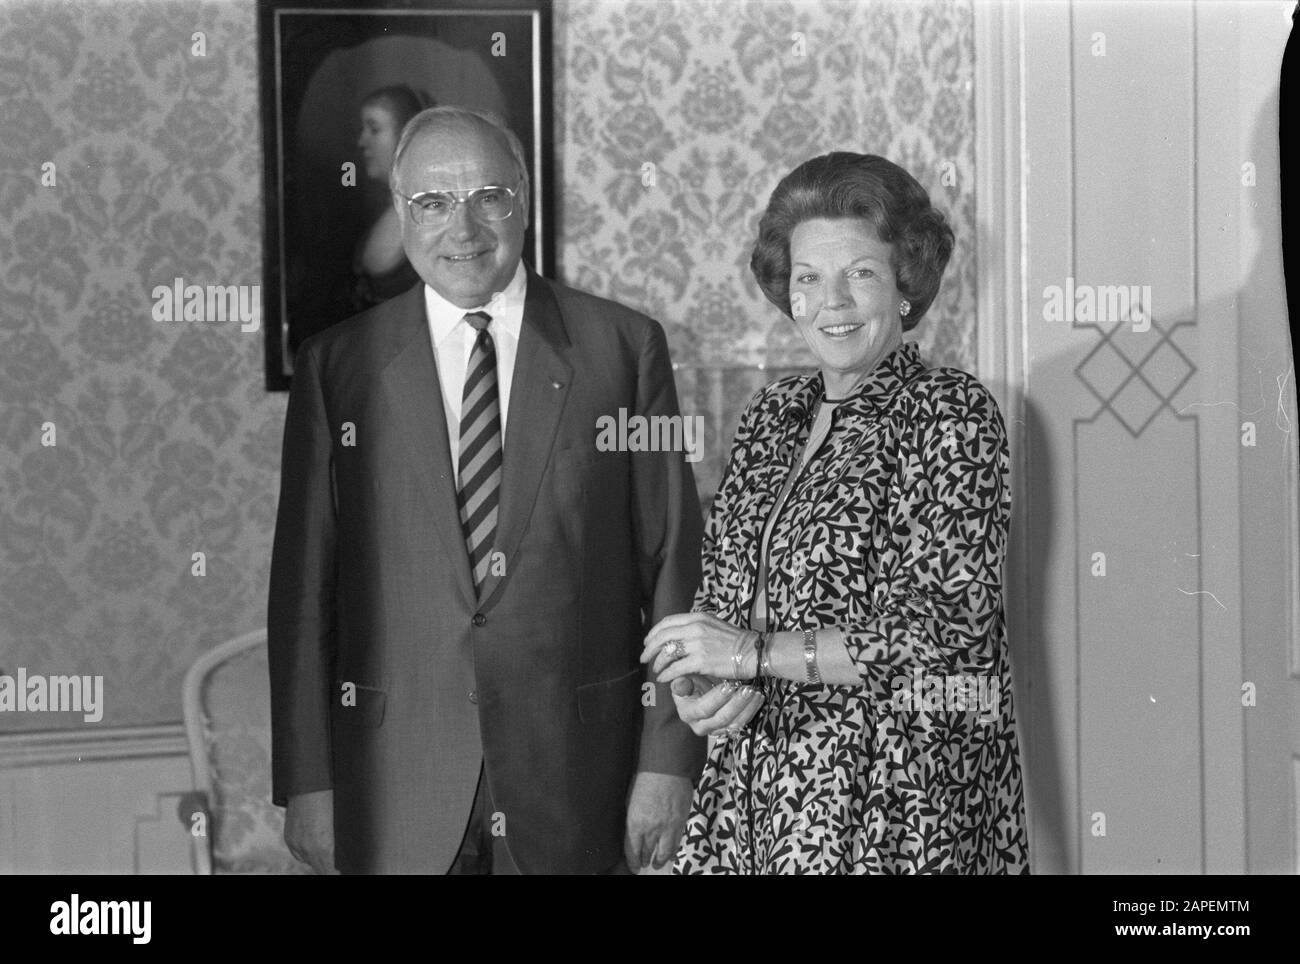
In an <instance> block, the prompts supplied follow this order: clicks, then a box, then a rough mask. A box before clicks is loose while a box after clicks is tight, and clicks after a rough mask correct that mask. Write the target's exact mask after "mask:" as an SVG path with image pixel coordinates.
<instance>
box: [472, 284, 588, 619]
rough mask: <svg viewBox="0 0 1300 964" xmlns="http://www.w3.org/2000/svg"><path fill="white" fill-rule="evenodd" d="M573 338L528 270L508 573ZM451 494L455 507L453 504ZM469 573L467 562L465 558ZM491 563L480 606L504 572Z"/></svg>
mask: <svg viewBox="0 0 1300 964" xmlns="http://www.w3.org/2000/svg"><path fill="white" fill-rule="evenodd" d="M569 347H570V345H569V337H568V333H567V331H566V330H565V327H564V319H563V317H562V316H561V315H560V307H559V305H558V304H556V301H555V295H554V294H553V293H552V292H551V289H550V287H549V286H548V285H547V283H546V282H545V281H544V280H543V279H542V278H541V277H540V276H539V275H537V274H534V273H533V272H532V271H529V272H528V293H527V295H526V296H525V298H524V319H523V326H522V327H521V328H520V331H519V351H518V353H517V355H516V358H515V370H514V377H513V380H512V381H511V387H510V410H509V413H508V418H507V420H506V434H505V439H504V452H503V461H502V467H501V507H500V512H499V515H498V516H497V538H496V550H495V551H497V552H500V553H502V556H501V557H499V558H501V559H502V560H503V561H504V568H505V569H506V571H507V572H508V571H509V567H510V565H511V561H512V560H513V559H514V555H515V552H516V551H517V550H518V548H519V542H520V540H521V539H522V538H523V534H524V529H525V528H526V527H527V525H528V519H529V517H530V516H531V515H532V511H533V504H534V503H535V502H536V501H537V490H538V487H539V486H540V485H541V481H542V476H543V475H544V474H545V472H546V464H547V462H548V461H549V459H550V455H551V446H552V445H553V444H554V442H555V432H556V429H557V428H558V427H559V424H560V415H561V413H562V412H563V411H564V402H565V399H566V398H567V397H568V394H569V386H570V383H571V382H572V377H573V366H572V365H571V364H570V363H569V361H568V359H567V355H568V352H569ZM454 502H455V500H454V496H453V506H454ZM465 565H466V571H467V572H468V566H469V560H468V555H467V556H466V562H465ZM501 570H502V566H500V565H496V564H494V565H492V566H491V567H490V568H489V571H488V577H487V580H486V582H484V584H483V593H482V596H481V602H480V608H487V606H488V605H489V604H490V603H491V602H492V601H493V600H494V598H495V596H496V595H497V593H498V591H499V590H500V588H501V585H502V583H503V581H504V576H503V574H502V572H501Z"/></svg>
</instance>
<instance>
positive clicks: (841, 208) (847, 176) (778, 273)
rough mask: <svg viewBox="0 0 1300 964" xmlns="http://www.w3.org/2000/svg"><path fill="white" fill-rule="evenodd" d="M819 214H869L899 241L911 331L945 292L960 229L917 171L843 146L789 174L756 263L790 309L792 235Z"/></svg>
mask: <svg viewBox="0 0 1300 964" xmlns="http://www.w3.org/2000/svg"><path fill="white" fill-rule="evenodd" d="M815 218H830V219H832V220H834V219H839V218H861V219H862V220H864V221H866V222H867V223H868V224H870V225H872V227H874V228H875V230H876V234H877V236H878V237H879V238H880V240H881V241H883V242H885V243H886V244H888V245H890V246H891V249H892V250H891V254H890V259H889V260H890V266H891V267H892V268H893V269H894V279H895V284H896V285H897V286H898V290H899V292H900V293H901V294H902V295H903V297H905V298H906V299H907V300H908V301H910V302H911V303H912V309H911V311H909V312H908V313H907V315H905V316H904V317H903V320H902V322H903V331H911V330H912V329H913V328H915V327H916V324H917V322H919V321H920V320H921V316H922V315H924V314H925V313H926V311H927V310H928V309H929V307H930V305H931V304H932V303H933V302H934V299H935V296H936V295H937V294H938V293H939V279H940V278H942V277H943V269H944V268H945V267H946V266H947V264H948V258H949V257H951V255H952V247H953V240H954V239H953V233H952V228H950V227H949V226H948V222H947V220H946V219H945V218H944V216H943V215H942V214H941V213H940V212H939V211H938V210H937V209H936V208H934V207H932V206H931V205H930V196H929V195H928V194H927V193H926V191H925V188H923V187H921V185H920V184H919V183H917V180H916V178H914V177H912V175H911V174H908V173H907V171H905V170H903V168H901V167H899V166H898V165H897V164H895V163H893V162H892V161H888V160H886V159H885V158H883V157H880V156H878V155H875V154H852V153H849V152H847V151H835V152H833V153H830V154H823V155H822V156H821V157H814V158H813V159H812V160H810V161H804V163H802V164H800V165H799V166H798V167H796V168H795V169H794V170H793V171H791V172H790V173H789V174H787V175H786V176H785V177H783V178H782V179H781V183H779V184H778V185H777V186H776V190H775V191H773V192H772V197H771V199H770V200H769V201H768V202H767V210H766V211H765V212H764V213H763V218H762V220H761V221H760V222H759V225H758V240H757V242H756V243H755V244H754V252H753V256H752V257H751V258H750V261H749V267H750V270H751V271H752V272H753V273H754V279H755V280H756V281H757V282H758V286H759V287H760V288H761V289H762V290H763V294H764V296H766V298H767V300H768V301H770V302H772V304H774V305H776V306H777V307H778V308H780V309H781V311H782V313H783V314H785V315H786V316H788V317H793V316H792V315H791V314H790V236H791V235H792V234H794V229H795V228H796V227H797V226H798V225H799V224H800V223H802V222H804V221H810V220H813V219H815Z"/></svg>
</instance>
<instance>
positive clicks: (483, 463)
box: [457, 311, 501, 592]
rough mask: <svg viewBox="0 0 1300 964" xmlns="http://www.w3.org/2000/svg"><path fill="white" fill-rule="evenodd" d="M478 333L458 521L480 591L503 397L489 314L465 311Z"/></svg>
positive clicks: (466, 409)
mask: <svg viewBox="0 0 1300 964" xmlns="http://www.w3.org/2000/svg"><path fill="white" fill-rule="evenodd" d="M465 321H467V322H468V323H469V324H470V325H471V326H472V327H473V328H474V330H475V331H477V332H478V337H477V338H476V339H475V340H474V350H473V352H472V353H471V354H470V356H469V368H468V370H467V371H466V372H465V394H464V396H463V397H462V401H461V405H460V462H459V465H460V491H459V493H458V495H457V503H458V505H459V506H460V524H461V528H462V529H464V531H465V546H466V548H467V549H469V563H470V568H471V570H472V571H473V573H474V589H475V591H476V592H481V591H482V589H483V583H484V581H485V580H486V579H487V576H488V571H489V569H490V567H491V563H492V559H491V556H492V547H493V544H494V542H495V541H496V535H497V502H498V499H499V496H500V491H501V402H500V398H499V396H498V394H497V352H496V346H495V345H494V344H493V342H492V335H491V334H489V333H488V330H487V329H488V323H489V322H491V321H492V316H491V315H488V314H486V313H484V312H482V311H472V312H470V313H469V314H467V315H466V316H465Z"/></svg>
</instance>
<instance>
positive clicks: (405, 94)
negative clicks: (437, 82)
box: [361, 84, 433, 134]
mask: <svg viewBox="0 0 1300 964" xmlns="http://www.w3.org/2000/svg"><path fill="white" fill-rule="evenodd" d="M372 104H374V105H378V106H379V107H382V108H384V109H385V110H386V111H388V113H390V114H391V115H393V123H394V124H395V125H396V126H397V133H398V134H401V133H402V128H403V127H405V126H406V124H407V122H408V121H410V119H411V118H412V117H414V116H415V115H416V114H418V113H420V111H422V110H424V109H425V108H426V107H432V106H433V104H432V103H431V102H430V98H429V97H428V96H427V95H423V94H417V93H416V92H415V91H413V90H412V89H411V88H410V87H407V86H406V85H405V84H394V85H392V86H391V87H380V88H379V89H378V90H372V91H371V92H370V93H369V94H367V95H366V98H365V100H363V101H362V102H361V107H362V109H365V108H366V107H369V106H371V105H372Z"/></svg>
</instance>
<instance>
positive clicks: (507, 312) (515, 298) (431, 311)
mask: <svg viewBox="0 0 1300 964" xmlns="http://www.w3.org/2000/svg"><path fill="white" fill-rule="evenodd" d="M527 292H528V271H527V269H525V268H524V263H523V261H522V260H521V261H520V262H519V264H518V265H516V266H515V273H514V277H512V278H511V279H510V283H509V284H507V285H506V286H505V288H504V289H503V290H501V291H498V292H496V293H495V294H493V295H492V297H491V298H489V299H488V302H487V304H485V305H480V306H479V307H477V308H461V307H459V306H457V305H453V304H452V303H451V302H450V301H448V300H447V299H446V298H444V297H443V296H442V295H440V294H438V292H436V291H434V290H433V288H431V287H429V285H427V284H426V285H425V286H424V310H425V312H426V313H427V314H428V317H429V330H430V331H431V332H432V334H433V343H434V344H435V345H437V344H439V343H440V342H442V340H443V339H444V338H446V337H447V336H448V335H450V334H451V333H452V331H453V330H455V328H456V326H457V325H459V324H461V323H463V322H464V320H465V316H466V315H467V314H469V313H470V312H471V311H486V312H487V313H488V314H489V315H491V316H492V325H493V328H494V329H497V328H498V327H499V328H500V329H501V330H503V331H506V332H508V333H509V334H511V335H513V336H514V337H515V338H516V339H517V338H518V337H519V329H520V327H521V326H522V324H523V320H524V297H525V295H526V294H527Z"/></svg>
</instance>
